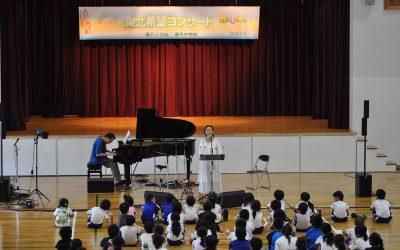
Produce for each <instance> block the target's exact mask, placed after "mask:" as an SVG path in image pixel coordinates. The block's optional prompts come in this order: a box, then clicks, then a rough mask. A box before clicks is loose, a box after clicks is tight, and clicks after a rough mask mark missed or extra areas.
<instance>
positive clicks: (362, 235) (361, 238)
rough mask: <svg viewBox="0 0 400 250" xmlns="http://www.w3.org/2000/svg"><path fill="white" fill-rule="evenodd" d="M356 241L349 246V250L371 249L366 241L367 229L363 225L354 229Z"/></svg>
mask: <svg viewBox="0 0 400 250" xmlns="http://www.w3.org/2000/svg"><path fill="white" fill-rule="evenodd" d="M354 232H355V234H356V237H357V239H356V240H355V241H354V242H353V243H351V244H350V245H349V249H350V250H355V249H366V248H368V247H371V245H370V244H369V241H368V235H367V228H366V227H365V226H363V225H361V226H356V227H355V228H354Z"/></svg>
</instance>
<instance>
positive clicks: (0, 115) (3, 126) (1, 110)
mask: <svg viewBox="0 0 400 250" xmlns="http://www.w3.org/2000/svg"><path fill="white" fill-rule="evenodd" d="M5 117H6V116H5V113H4V104H3V103H0V121H1V138H2V139H6V130H7V126H6V119H5Z"/></svg>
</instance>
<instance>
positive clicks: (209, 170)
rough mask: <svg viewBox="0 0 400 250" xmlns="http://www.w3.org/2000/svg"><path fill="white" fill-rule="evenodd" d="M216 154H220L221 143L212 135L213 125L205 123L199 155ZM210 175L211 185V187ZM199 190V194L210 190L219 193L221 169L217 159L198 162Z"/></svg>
mask: <svg viewBox="0 0 400 250" xmlns="http://www.w3.org/2000/svg"><path fill="white" fill-rule="evenodd" d="M211 154H212V155H217V154H222V148H221V144H220V143H219V141H218V139H216V138H215V137H214V127H213V126H212V125H207V126H206V127H205V128H204V137H203V138H202V139H201V140H200V145H199V155H211ZM211 176H212V182H213V186H212V187H211ZM198 182H199V192H200V196H202V195H205V194H208V193H209V192H211V191H214V192H215V193H217V194H219V193H221V190H222V188H221V169H220V167H219V164H218V161H200V164H199V174H198Z"/></svg>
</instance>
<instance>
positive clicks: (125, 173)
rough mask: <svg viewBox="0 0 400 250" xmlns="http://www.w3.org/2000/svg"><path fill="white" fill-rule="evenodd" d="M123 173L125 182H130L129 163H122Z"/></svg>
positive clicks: (128, 183)
mask: <svg viewBox="0 0 400 250" xmlns="http://www.w3.org/2000/svg"><path fill="white" fill-rule="evenodd" d="M124 175H125V182H126V184H127V185H130V184H131V183H132V181H131V165H128V164H124Z"/></svg>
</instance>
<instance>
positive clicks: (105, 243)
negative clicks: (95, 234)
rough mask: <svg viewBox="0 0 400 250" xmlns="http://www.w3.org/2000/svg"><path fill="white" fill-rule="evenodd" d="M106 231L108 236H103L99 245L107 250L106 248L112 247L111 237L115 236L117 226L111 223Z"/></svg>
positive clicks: (116, 234)
mask: <svg viewBox="0 0 400 250" xmlns="http://www.w3.org/2000/svg"><path fill="white" fill-rule="evenodd" d="M107 232H108V237H105V238H103V239H102V240H101V242H100V246H101V247H102V249H103V250H108V248H110V247H112V245H113V242H112V239H113V238H114V237H115V236H118V232H119V228H118V226H117V225H116V224H111V225H110V226H108V229H107Z"/></svg>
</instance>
